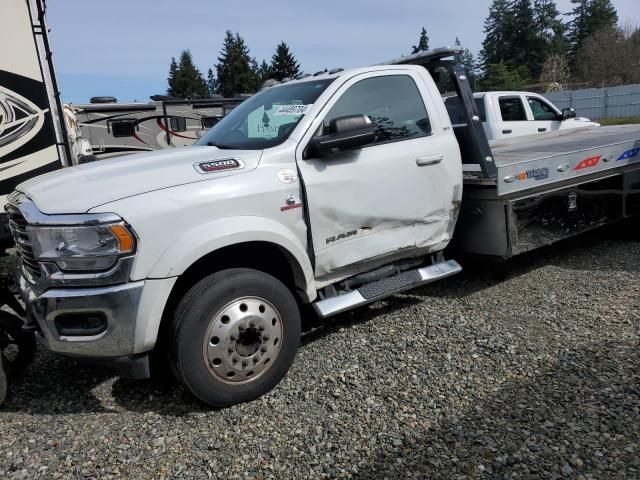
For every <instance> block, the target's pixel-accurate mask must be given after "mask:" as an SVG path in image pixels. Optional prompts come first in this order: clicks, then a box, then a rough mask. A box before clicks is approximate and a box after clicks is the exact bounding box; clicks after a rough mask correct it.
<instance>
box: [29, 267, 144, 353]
mask: <svg viewBox="0 0 640 480" xmlns="http://www.w3.org/2000/svg"><path fill="white" fill-rule="evenodd" d="M144 286H145V282H144V281H139V282H128V283H123V284H120V285H114V286H109V287H97V288H53V289H49V290H46V291H44V292H42V293H38V292H37V291H35V290H34V289H33V287H32V286H31V285H30V284H29V283H28V282H27V281H26V280H25V278H24V277H23V276H21V278H20V294H21V297H22V300H23V301H24V303H25V305H26V307H27V315H28V316H29V320H31V321H34V320H35V321H36V322H37V324H38V327H39V330H38V331H37V332H36V337H37V338H38V341H39V342H40V343H42V344H43V345H44V347H45V348H47V349H48V350H51V351H53V352H58V353H61V354H65V355H72V356H82V357H93V358H116V357H125V356H130V355H133V354H134V353H137V352H136V351H135V350H136V349H135V336H136V319H137V317H138V310H139V307H140V303H141V299H142V292H143V288H144ZM62 315H67V316H68V315H77V316H79V317H81V316H83V315H94V316H99V317H100V318H101V319H104V320H105V323H106V328H105V329H101V331H100V332H99V333H96V334H92V333H93V332H91V330H90V329H89V330H87V331H88V332H89V334H87V335H83V334H82V332H81V331H75V332H73V335H68V334H67V335H65V334H64V333H61V332H60V324H59V323H58V322H56V319H57V318H59V317H61V316H62Z"/></svg>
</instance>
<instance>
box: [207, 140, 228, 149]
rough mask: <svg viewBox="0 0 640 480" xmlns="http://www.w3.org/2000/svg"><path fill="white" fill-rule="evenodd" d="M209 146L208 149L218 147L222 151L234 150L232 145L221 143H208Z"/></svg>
mask: <svg viewBox="0 0 640 480" xmlns="http://www.w3.org/2000/svg"><path fill="white" fill-rule="evenodd" d="M207 146H208V147H217V148H219V149H220V150H232V149H233V148H234V147H233V146H231V145H223V144H221V143H216V142H207Z"/></svg>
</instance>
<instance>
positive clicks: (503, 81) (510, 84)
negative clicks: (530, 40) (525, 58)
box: [482, 62, 528, 91]
mask: <svg viewBox="0 0 640 480" xmlns="http://www.w3.org/2000/svg"><path fill="white" fill-rule="evenodd" d="M527 73H528V72H527V69H526V67H521V68H514V67H513V66H511V65H508V64H507V63H505V62H499V63H492V64H490V65H487V67H486V71H485V76H484V78H483V79H482V89H483V90H486V91H492V90H522V89H523V88H524V86H525V85H526V83H527V79H526V75H527Z"/></svg>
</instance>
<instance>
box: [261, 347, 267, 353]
mask: <svg viewBox="0 0 640 480" xmlns="http://www.w3.org/2000/svg"><path fill="white" fill-rule="evenodd" d="M260 351H261V352H262V353H265V352H266V351H267V346H266V345H263V346H262V348H261V349H260Z"/></svg>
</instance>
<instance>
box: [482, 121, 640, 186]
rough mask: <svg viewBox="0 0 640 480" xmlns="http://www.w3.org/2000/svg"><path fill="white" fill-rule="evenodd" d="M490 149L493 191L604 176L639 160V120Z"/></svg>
mask: <svg viewBox="0 0 640 480" xmlns="http://www.w3.org/2000/svg"><path fill="white" fill-rule="evenodd" d="M492 150H493V157H494V159H495V162H496V166H497V169H498V175H497V188H498V195H507V194H510V193H514V192H521V191H524V190H529V189H534V188H539V187H543V186H546V187H547V188H548V187H550V186H553V185H555V184H566V183H568V182H571V181H573V180H576V179H581V178H583V177H584V178H585V179H586V178H587V177H589V178H591V177H593V176H595V174H601V175H606V174H608V173H611V172H613V171H616V170H619V169H620V167H624V166H627V165H630V164H634V163H639V162H640V125H623V126H611V127H590V128H583V129H576V130H568V131H561V132H557V133H549V134H542V135H537V136H532V137H520V138H516V139H513V140H508V141H499V142H496V143H495V144H493V145H492ZM601 175H600V176H601ZM470 181H471V182H472V181H473V180H470Z"/></svg>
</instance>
